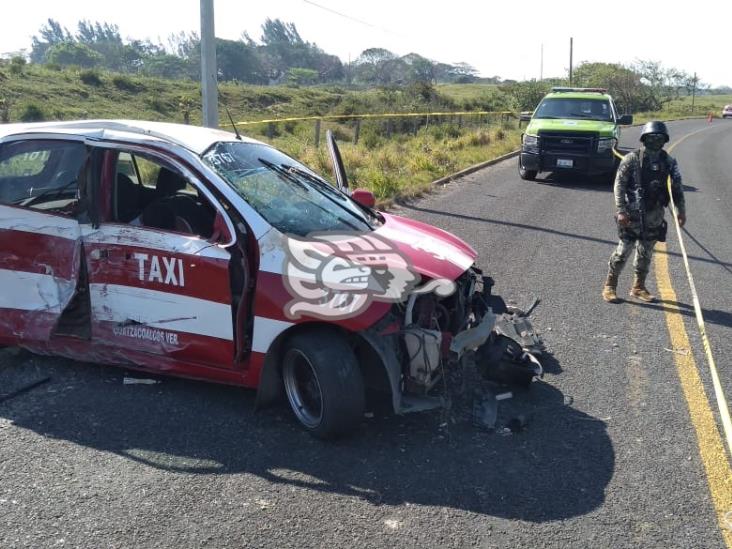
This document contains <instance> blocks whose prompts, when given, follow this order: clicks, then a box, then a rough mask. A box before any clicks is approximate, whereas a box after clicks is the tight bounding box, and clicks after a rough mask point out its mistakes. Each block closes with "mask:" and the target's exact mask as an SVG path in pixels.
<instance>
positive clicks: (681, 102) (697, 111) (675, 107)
mask: <svg viewBox="0 0 732 549" xmlns="http://www.w3.org/2000/svg"><path fill="white" fill-rule="evenodd" d="M730 104H732V95H701V96H697V97H695V98H694V108H693V109H692V106H691V97H682V98H680V99H676V100H674V101H671V102H670V103H668V104H667V105H665V107H664V109H663V110H662V111H657V112H643V113H638V114H636V115H635V116H634V120H633V121H634V122H636V123H641V122H647V121H648V120H671V119H676V118H706V117H707V116H708V115H709V113H710V112H711V113H712V115H713V116H714V117H715V118H720V117H721V116H722V108H723V107H724V106H725V105H730Z"/></svg>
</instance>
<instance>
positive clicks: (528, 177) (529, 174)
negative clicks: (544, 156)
mask: <svg viewBox="0 0 732 549" xmlns="http://www.w3.org/2000/svg"><path fill="white" fill-rule="evenodd" d="M518 173H519V177H520V178H521V179H523V180H524V181H534V180H535V179H536V174H537V171H536V170H525V169H524V167H523V166H522V165H521V158H519V161H518Z"/></svg>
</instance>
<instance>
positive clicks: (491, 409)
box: [473, 394, 498, 429]
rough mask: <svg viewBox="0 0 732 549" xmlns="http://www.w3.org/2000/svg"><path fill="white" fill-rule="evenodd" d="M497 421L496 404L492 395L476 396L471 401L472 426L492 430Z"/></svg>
mask: <svg viewBox="0 0 732 549" xmlns="http://www.w3.org/2000/svg"><path fill="white" fill-rule="evenodd" d="M497 419H498V403H497V401H496V397H495V396H494V395H493V394H487V395H476V397H475V399H474V400H473V425H475V426H476V427H481V428H483V429H494V428H495V426H496V420H497Z"/></svg>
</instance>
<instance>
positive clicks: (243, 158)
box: [203, 142, 372, 236]
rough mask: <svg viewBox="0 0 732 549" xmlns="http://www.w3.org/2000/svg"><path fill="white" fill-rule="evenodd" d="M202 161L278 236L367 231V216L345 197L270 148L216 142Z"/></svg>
mask: <svg viewBox="0 0 732 549" xmlns="http://www.w3.org/2000/svg"><path fill="white" fill-rule="evenodd" d="M203 160H204V162H206V163H207V164H208V165H209V166H211V168H213V170H214V171H216V173H218V174H219V175H220V176H221V177H222V178H223V179H224V180H225V181H226V182H227V183H228V184H229V185H231V187H232V188H233V189H234V190H235V191H236V192H237V194H239V196H241V197H242V198H243V199H244V200H246V201H247V202H248V203H249V204H250V205H251V206H252V207H253V208H254V209H255V210H256V211H257V212H258V213H259V214H260V215H261V216H262V217H264V218H265V219H266V220H267V222H268V223H269V224H270V225H272V226H273V227H274V228H276V229H277V230H278V231H280V232H282V233H286V234H295V235H298V236H307V235H308V234H310V233H313V232H321V231H348V232H353V231H359V232H365V231H370V230H371V229H372V227H371V225H370V223H369V218H368V217H367V216H366V213H365V212H364V211H363V210H362V209H361V208H360V207H359V206H358V205H356V204H355V203H354V202H353V201H352V200H351V199H350V198H349V197H348V196H347V195H345V194H344V193H342V192H341V191H339V190H338V189H336V188H335V187H333V186H332V185H331V184H330V183H328V182H327V181H326V180H325V179H323V178H322V177H320V176H318V175H317V174H315V173H314V172H312V171H311V170H309V169H308V168H306V167H305V166H304V165H302V164H300V163H299V162H297V161H296V160H294V159H292V158H290V157H289V156H287V155H285V154H283V153H281V152H279V151H278V150H276V149H273V148H272V147H270V146H267V145H262V144H256V143H238V142H221V143H217V144H216V145H214V146H213V147H212V148H211V149H210V150H209V151H208V152H207V153H206V154H204V156H203Z"/></svg>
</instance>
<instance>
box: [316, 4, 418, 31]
mask: <svg viewBox="0 0 732 549" xmlns="http://www.w3.org/2000/svg"><path fill="white" fill-rule="evenodd" d="M303 2H305V3H306V4H310V5H311V6H315V7H316V8H320V9H321V10H324V11H327V12H329V13H332V14H334V15H337V16H339V17H343V18H344V19H348V20H349V21H354V22H356V23H359V24H361V25H365V26H367V27H370V28H372V29H376V30H380V31H382V32H385V33H388V34H393V35H394V36H399V37H400V38H407V36H405V35H403V34H399V33H398V32H394V31H392V30H389V29H386V28H384V27H380V26H378V25H374V24H373V23H369V22H368V21H364V20H363V19H358V18H357V17H353V16H351V15H348V14H346V13H343V12H340V11H336V10H334V9H332V8H329V7H327V6H323V5H322V4H318V3H317V2H313V1H312V0H303Z"/></svg>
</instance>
